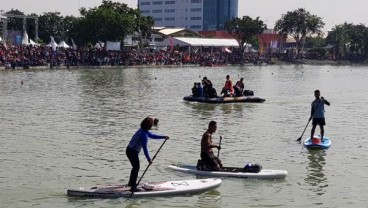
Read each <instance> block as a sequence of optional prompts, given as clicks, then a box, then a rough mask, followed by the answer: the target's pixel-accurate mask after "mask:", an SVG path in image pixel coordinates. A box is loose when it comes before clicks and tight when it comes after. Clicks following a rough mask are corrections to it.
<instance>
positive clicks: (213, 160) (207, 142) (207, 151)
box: [201, 121, 222, 170]
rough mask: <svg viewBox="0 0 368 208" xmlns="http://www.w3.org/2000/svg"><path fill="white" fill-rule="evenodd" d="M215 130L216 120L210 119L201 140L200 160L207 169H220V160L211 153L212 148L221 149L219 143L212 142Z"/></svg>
mask: <svg viewBox="0 0 368 208" xmlns="http://www.w3.org/2000/svg"><path fill="white" fill-rule="evenodd" d="M216 130H217V123H216V121H211V122H210V123H209V124H208V129H207V131H206V132H204V134H203V136H202V140H201V161H202V164H203V166H204V167H205V169H207V170H221V168H222V162H221V160H220V159H219V158H218V157H216V156H215V155H214V154H213V151H212V148H217V149H218V150H220V149H221V147H220V146H219V145H215V144H213V141H212V134H213V133H215V132H216Z"/></svg>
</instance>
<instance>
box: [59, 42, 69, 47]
mask: <svg viewBox="0 0 368 208" xmlns="http://www.w3.org/2000/svg"><path fill="white" fill-rule="evenodd" d="M58 47H61V48H70V46H69V45H68V44H66V43H65V41H61V42H60V43H59V44H58Z"/></svg>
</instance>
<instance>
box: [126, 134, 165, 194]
mask: <svg viewBox="0 0 368 208" xmlns="http://www.w3.org/2000/svg"><path fill="white" fill-rule="evenodd" d="M166 141H167V139H165V141H164V142H162V144H161V146H160V148H158V150H157V152H156V154H155V155H154V156H153V158H152V160H151V161H152V162H153V160H155V158H156V156H157V154H158V153H159V152H160V150H161V148H162V147H163V146H164V144H165V142H166ZM151 164H152V163H149V164H148V165H147V167H146V170H144V172H143V174H142V176H141V177H140V178H139V180H138V182H137V185H139V183H140V182H141V180H142V178H143V176H144V174H146V172H147V170H148V168H149V167H150V166H151ZM133 194H134V191H132V194H130V196H129V198H132V196H133Z"/></svg>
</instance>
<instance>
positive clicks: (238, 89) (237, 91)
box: [234, 77, 244, 97]
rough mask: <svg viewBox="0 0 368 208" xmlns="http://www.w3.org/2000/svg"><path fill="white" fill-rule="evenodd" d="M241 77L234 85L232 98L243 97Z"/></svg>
mask: <svg viewBox="0 0 368 208" xmlns="http://www.w3.org/2000/svg"><path fill="white" fill-rule="evenodd" d="M243 80H244V79H243V77H242V78H240V80H239V81H237V82H236V84H235V85H234V96H235V97H241V96H243V90H244V83H243Z"/></svg>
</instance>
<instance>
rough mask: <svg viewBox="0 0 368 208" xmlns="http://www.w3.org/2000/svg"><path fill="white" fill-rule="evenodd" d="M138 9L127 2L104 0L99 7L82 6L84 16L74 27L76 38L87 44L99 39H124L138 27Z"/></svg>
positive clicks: (81, 11)
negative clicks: (136, 17)
mask: <svg viewBox="0 0 368 208" xmlns="http://www.w3.org/2000/svg"><path fill="white" fill-rule="evenodd" d="M135 12H136V11H134V9H132V8H129V7H128V6H127V4H124V3H118V2H112V1H107V0H104V1H102V4H101V5H100V6H98V7H95V8H92V9H89V10H86V9H85V8H82V9H81V10H80V13H81V15H82V17H81V18H80V19H79V20H78V21H77V22H76V24H75V26H74V27H73V31H72V34H74V35H75V36H76V40H77V41H78V42H79V43H80V44H82V45H85V44H87V43H94V42H97V41H106V40H109V41H123V40H124V38H125V37H126V36H127V35H128V34H132V33H133V31H135V29H136V24H135V23H136V20H135V16H134V14H136V13H135Z"/></svg>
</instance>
